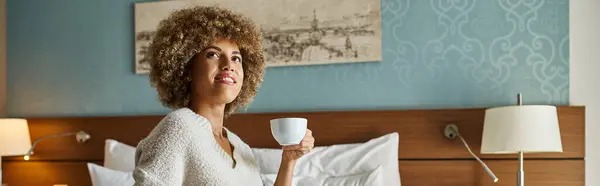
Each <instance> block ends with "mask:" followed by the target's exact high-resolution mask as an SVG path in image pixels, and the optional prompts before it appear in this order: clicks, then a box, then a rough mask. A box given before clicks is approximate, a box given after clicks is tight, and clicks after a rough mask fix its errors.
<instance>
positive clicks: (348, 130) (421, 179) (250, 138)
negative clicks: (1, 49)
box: [2, 106, 585, 186]
mask: <svg viewBox="0 0 600 186" xmlns="http://www.w3.org/2000/svg"><path fill="white" fill-rule="evenodd" d="M484 113H485V109H483V108H476V109H439V110H386V111H338V112H307V113H261V114H236V115H233V116H232V117H231V118H229V119H228V120H226V121H225V125H226V126H227V127H228V128H229V129H230V130H232V131H233V132H235V133H236V134H238V135H239V136H240V137H241V138H242V139H243V140H245V142H246V143H248V144H249V145H250V146H251V147H261V148H279V146H278V145H277V142H276V141H275V140H274V139H273V138H272V137H271V134H270V129H269V120H270V119H273V118H278V117H290V116H294V117H305V118H308V120H309V128H310V129H311V130H312V131H313V135H314V136H315V138H316V139H317V142H316V145H317V146H322V145H332V144H341V143H357V142H365V141H367V140H369V139H372V138H376V137H379V136H382V135H384V134H388V133H391V132H398V133H399V137H400V141H399V148H398V155H399V160H398V163H399V167H400V176H401V179H402V180H401V181H402V186H448V185H457V186H476V185H477V186H480V185H485V186H487V185H490V186H492V185H496V186H504V185H506V186H508V185H515V183H516V171H517V161H516V158H517V156H516V155H481V154H479V153H478V152H479V147H480V143H481V133H482V129H483V118H484ZM584 113H585V108H584V107H578V106H561V107H558V114H559V122H560V127H561V136H562V142H563V148H564V152H563V153H540V154H525V158H526V160H525V182H526V184H527V185H529V186H583V185H584V176H585V169H584V154H585V149H584V148H585V147H584V140H585V136H584V134H585V117H584ZM162 117H163V116H119V117H70V118H28V121H29V127H30V133H31V138H32V140H33V139H37V138H39V137H42V136H44V135H49V134H56V133H61V132H71V131H78V130H84V131H87V132H88V133H90V134H91V136H92V138H91V139H90V140H89V141H88V142H87V143H85V144H78V143H77V142H76V141H75V140H74V138H70V137H69V138H59V139H51V140H46V141H43V142H41V143H40V144H38V146H37V148H36V150H35V154H34V155H33V156H32V157H31V159H30V161H24V160H23V159H22V157H5V158H4V159H3V165H2V168H3V170H4V171H3V179H4V182H5V183H8V185H9V186H30V185H40V186H52V184H68V185H69V186H80V185H81V186H84V185H90V177H89V174H88V170H87V166H86V163H87V162H94V163H97V164H99V165H102V161H103V153H104V140H105V139H109V138H110V139H116V140H118V141H121V142H123V143H126V144H130V145H134V146H135V145H136V144H137V142H138V141H139V140H141V139H142V138H143V137H144V136H146V135H147V134H148V133H149V132H150V131H151V130H152V128H153V127H154V126H155V125H156V124H157V122H158V121H159V120H160V119H161V118H162ZM447 124H456V125H457V126H458V127H459V130H460V133H461V134H462V135H463V136H464V138H465V140H466V141H467V143H469V145H470V147H471V148H472V150H473V152H476V153H477V155H479V156H480V157H481V158H482V159H483V160H484V161H485V162H486V163H487V164H488V166H489V167H490V168H491V169H492V170H493V171H494V173H495V174H496V175H497V176H498V178H499V179H500V181H499V182H498V183H492V181H491V180H490V178H489V177H488V176H487V174H486V173H485V171H483V169H482V168H481V166H480V165H479V163H478V162H477V161H475V160H474V158H472V157H471V156H470V155H469V154H468V152H467V150H466V148H465V147H464V146H463V144H461V143H460V141H459V140H454V141H451V140H448V139H446V138H445V137H444V136H443V128H444V127H445V126H446V125H447Z"/></svg>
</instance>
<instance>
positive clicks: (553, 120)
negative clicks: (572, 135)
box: [481, 94, 562, 186]
mask: <svg viewBox="0 0 600 186" xmlns="http://www.w3.org/2000/svg"><path fill="white" fill-rule="evenodd" d="M521 100H522V96H521V94H519V95H518V97H517V102H518V105H515V106H504V107H496V108H490V109H487V110H486V111H485V121H484V125H483V135H482V141H481V154H517V153H518V154H519V170H518V172H517V184H518V185H519V186H524V185H525V179H524V176H525V173H524V172H523V153H538V152H562V143H561V138H560V129H559V126H558V114H557V112H556V107H555V106H550V105H522V101H521Z"/></svg>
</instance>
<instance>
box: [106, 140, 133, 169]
mask: <svg viewBox="0 0 600 186" xmlns="http://www.w3.org/2000/svg"><path fill="white" fill-rule="evenodd" d="M104 167H106V168H109V169H113V170H118V171H123V172H132V171H133V169H134V167H135V147H133V146H131V145H127V144H124V143H121V142H119V141H117V140H113V139H107V140H105V141H104Z"/></svg>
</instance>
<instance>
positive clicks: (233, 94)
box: [133, 7, 314, 186]
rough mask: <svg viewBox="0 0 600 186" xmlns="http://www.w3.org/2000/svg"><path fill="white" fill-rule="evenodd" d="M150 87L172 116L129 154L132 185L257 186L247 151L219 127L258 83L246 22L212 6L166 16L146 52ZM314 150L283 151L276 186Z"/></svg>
mask: <svg viewBox="0 0 600 186" xmlns="http://www.w3.org/2000/svg"><path fill="white" fill-rule="evenodd" d="M149 50H150V61H151V67H152V69H151V72H150V81H151V82H152V86H153V87H156V89H157V90H158V95H159V97H160V101H161V102H162V103H163V105H165V106H168V107H170V108H172V109H174V111H173V112H171V113H169V114H168V115H167V116H166V117H165V118H163V119H162V120H161V121H160V123H159V124H158V125H157V126H156V127H155V128H154V130H153V131H152V132H151V133H150V135H149V136H148V137H146V138H145V139H143V140H142V141H140V143H139V144H138V146H137V150H136V168H135V170H134V172H133V177H134V179H135V185H137V186H141V185H211V186H213V185H217V186H218V185H232V186H238V185H262V180H261V177H260V174H259V170H258V167H257V164H256V162H255V159H254V156H253V155H252V150H251V149H250V147H249V146H248V145H247V144H246V143H244V142H243V141H242V140H241V139H239V138H238V136H236V135H235V134H234V133H232V132H231V131H229V130H227V128H225V127H224V126H223V120H224V119H226V118H227V117H228V116H229V115H231V114H232V113H233V112H234V111H236V110H237V109H239V108H241V107H243V106H244V105H246V104H248V103H249V102H250V101H251V100H252V98H253V97H254V96H255V95H256V93H257V90H258V87H259V86H260V83H261V82H262V78H263V74H264V70H265V64H264V57H263V54H262V47H261V39H260V33H259V31H258V29H257V28H256V27H255V25H254V24H253V23H252V22H251V21H250V20H249V19H247V18H245V17H243V16H241V15H238V14H235V13H233V12H231V11H229V10H226V9H221V8H218V7H193V8H189V9H183V10H178V11H175V12H173V13H172V14H171V15H170V16H169V17H168V18H167V19H165V20H163V21H161V22H160V24H159V26H158V29H157V31H156V35H155V36H154V39H153V41H152V43H151V44H150V47H149ZM313 146H314V138H313V137H312V135H311V132H310V130H307V133H306V136H305V137H304V139H303V140H302V143H301V144H298V145H294V146H286V147H283V153H282V158H281V159H282V160H281V166H280V169H279V173H278V176H277V180H276V182H275V185H278V186H283V185H285V186H289V185H291V179H292V175H293V169H294V166H295V163H296V160H297V159H298V158H300V157H302V155H304V154H305V153H307V152H309V151H310V150H311V149H312V148H313Z"/></svg>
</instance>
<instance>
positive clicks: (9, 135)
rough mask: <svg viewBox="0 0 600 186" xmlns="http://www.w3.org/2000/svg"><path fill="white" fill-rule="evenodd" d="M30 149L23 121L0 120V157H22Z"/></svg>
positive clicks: (25, 123) (26, 127)
mask: <svg viewBox="0 0 600 186" xmlns="http://www.w3.org/2000/svg"><path fill="white" fill-rule="evenodd" d="M29 148H31V139H30V137H29V127H28V126H27V120H25V119H0V156H17V155H24V154H26V153H27V151H29Z"/></svg>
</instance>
